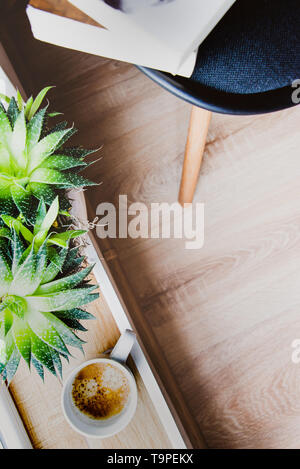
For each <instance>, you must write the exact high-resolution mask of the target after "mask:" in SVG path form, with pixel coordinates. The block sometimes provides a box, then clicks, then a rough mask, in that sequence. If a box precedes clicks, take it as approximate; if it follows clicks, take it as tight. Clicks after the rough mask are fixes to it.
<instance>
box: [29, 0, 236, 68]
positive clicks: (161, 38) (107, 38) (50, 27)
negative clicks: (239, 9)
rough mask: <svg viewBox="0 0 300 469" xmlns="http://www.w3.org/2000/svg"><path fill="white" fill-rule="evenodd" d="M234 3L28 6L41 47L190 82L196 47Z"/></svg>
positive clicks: (53, 2) (113, 0) (44, 1)
mask: <svg viewBox="0 0 300 469" xmlns="http://www.w3.org/2000/svg"><path fill="white" fill-rule="evenodd" d="M234 1H235V0H69V2H67V1H65V2H61V1H60V2H58V1H57V0H31V2H30V4H29V7H28V9H27V13H28V16H29V19H30V22H31V26H32V31H33V34H34V36H35V37H36V38H37V39H40V40H42V41H45V42H50V43H53V44H56V45H60V46H63V47H68V48H71V49H76V50H80V51H83V52H88V53H91V54H96V55H100V56H103V57H109V58H112V59H117V60H122V61H126V62H130V63H135V64H138V65H143V66H146V67H150V68H155V69H159V70H163V71H166V72H169V73H172V74H173V75H182V76H186V77H190V76H191V75H192V73H193V70H194V66H195V61H196V56H197V49H198V47H199V45H200V44H201V43H202V42H203V40H204V39H205V38H206V37H207V35H208V34H209V33H210V32H211V30H212V29H213V28H214V27H215V25H216V24H217V23H218V22H219V21H220V19H221V18H222V17H223V16H224V14H225V13H226V11H227V10H228V9H229V8H230V7H231V5H232V4H233V3H234ZM62 4H65V7H64V8H62V6H61V5H62ZM70 4H72V5H73V6H72V5H70ZM45 5H46V7H45ZM57 5H59V9H58V8H57ZM36 7H38V8H36ZM70 12H71V13H70ZM79 12H80V14H79Z"/></svg>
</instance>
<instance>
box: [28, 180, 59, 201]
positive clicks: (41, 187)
mask: <svg viewBox="0 0 300 469" xmlns="http://www.w3.org/2000/svg"><path fill="white" fill-rule="evenodd" d="M27 190H28V191H31V192H32V193H33V195H34V196H35V197H36V198H37V199H38V200H41V199H43V200H44V201H45V202H46V204H47V205H51V204H52V202H53V200H54V199H55V197H56V193H55V191H54V190H53V189H52V188H51V187H50V186H49V185H48V184H46V183H45V184H40V183H37V182H30V184H28V186H27Z"/></svg>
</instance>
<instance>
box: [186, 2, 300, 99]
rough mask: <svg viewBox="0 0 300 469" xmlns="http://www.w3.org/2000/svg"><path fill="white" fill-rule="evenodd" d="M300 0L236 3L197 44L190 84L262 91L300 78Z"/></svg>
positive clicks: (242, 91)
mask: <svg viewBox="0 0 300 469" xmlns="http://www.w3.org/2000/svg"><path fill="white" fill-rule="evenodd" d="M299 7H300V3H299V0H237V1H236V3H235V4H234V5H233V7H232V8H231V9H230V10H229V12H228V13H227V14H226V15H225V17H224V18H223V19H222V21H221V22H220V23H219V24H218V25H217V27H216V28H215V29H214V31H213V32H212V33H211V34H210V35H209V37H208V38H207V39H206V40H205V42H204V43H203V44H202V45H201V46H200V49H199V53H198V58H197V65H196V68H195V71H194V73H193V76H192V80H193V81H195V82H197V83H201V84H203V85H206V86H209V87H211V88H215V89H217V90H220V91H225V92H229V93H241V94H246V93H262V92H265V91H269V90H274V89H277V88H281V87H284V86H288V85H291V83H292V82H293V81H294V80H295V79H296V78H300V11H299Z"/></svg>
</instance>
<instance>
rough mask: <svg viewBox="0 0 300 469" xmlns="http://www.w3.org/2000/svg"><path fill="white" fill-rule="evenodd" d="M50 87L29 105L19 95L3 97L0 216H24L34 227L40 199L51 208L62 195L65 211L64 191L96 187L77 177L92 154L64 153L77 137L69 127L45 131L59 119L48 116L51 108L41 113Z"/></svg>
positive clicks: (81, 151)
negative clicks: (41, 107)
mask: <svg viewBox="0 0 300 469" xmlns="http://www.w3.org/2000/svg"><path fill="white" fill-rule="evenodd" d="M50 88H51V87H47V88H44V89H43V90H42V91H41V92H40V93H39V95H38V96H37V97H36V98H35V100H33V98H32V97H31V98H29V99H28V101H27V102H26V103H25V102H24V101H23V99H22V97H21V95H20V93H19V92H18V94H17V99H15V98H14V97H12V98H8V97H7V96H4V95H1V96H0V214H6V215H11V216H17V215H18V214H19V213H21V214H22V215H23V217H24V218H25V219H26V220H27V221H29V222H31V223H33V221H34V219H35V212H36V209H37V206H38V202H39V201H40V200H41V199H43V200H44V202H45V203H46V204H47V205H50V204H51V203H52V202H53V200H54V199H55V197H56V196H57V195H59V202H60V209H61V210H62V211H65V210H68V209H69V207H70V203H69V202H68V200H67V199H66V198H65V196H64V189H70V188H79V187H83V186H90V185H94V183H92V182H90V181H88V180H87V179H85V178H84V177H82V176H81V175H80V174H79V172H80V171H81V170H82V169H83V168H85V167H86V166H88V163H86V161H85V157H86V156H87V155H89V154H91V153H93V152H94V150H92V151H91V150H85V149H82V148H64V144H65V143H66V141H68V140H69V138H70V137H71V136H72V135H73V134H74V133H75V132H76V130H75V129H74V128H73V127H71V128H70V127H69V128H68V127H67V123H66V122H61V123H59V124H57V125H56V126H54V127H53V128H52V129H50V130H49V129H48V128H47V121H48V120H49V118H51V117H53V116H56V115H58V113H52V114H49V113H47V106H46V107H44V108H43V109H40V106H41V104H42V102H43V100H44V98H45V96H46V93H47V92H48V91H49V89H50ZM1 101H2V102H3V103H4V105H2V104H1Z"/></svg>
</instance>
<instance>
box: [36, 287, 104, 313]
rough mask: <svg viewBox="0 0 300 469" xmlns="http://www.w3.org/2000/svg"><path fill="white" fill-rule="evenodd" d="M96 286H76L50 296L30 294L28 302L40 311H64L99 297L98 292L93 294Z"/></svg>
mask: <svg viewBox="0 0 300 469" xmlns="http://www.w3.org/2000/svg"><path fill="white" fill-rule="evenodd" d="M93 290H95V286H93V287H90V288H75V289H74V290H68V291H63V292H59V293H54V294H50V295H48V296H44V297H42V296H28V297H27V302H28V304H29V305H30V307H31V308H32V309H35V310H38V311H43V312H47V311H63V310H64V309H73V308H76V307H78V306H82V305H85V304H88V303H90V302H91V301H93V300H94V299H96V298H98V296H99V295H98V294H91V292H92V291H93Z"/></svg>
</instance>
